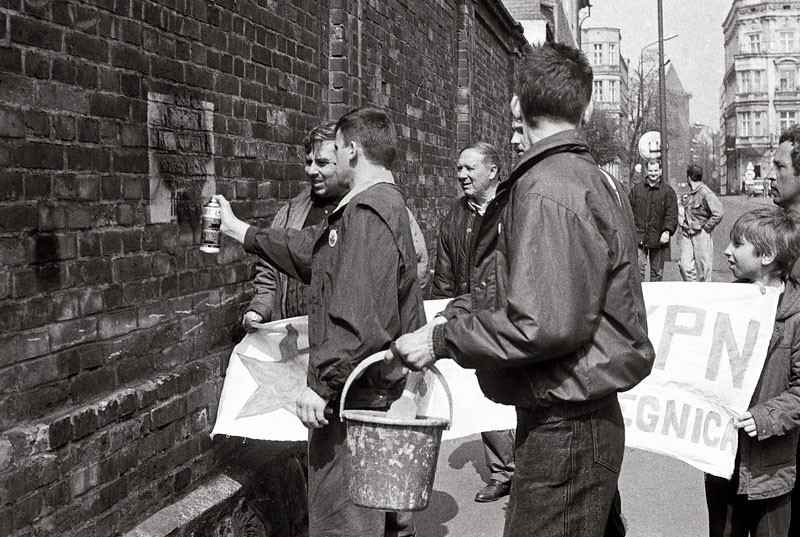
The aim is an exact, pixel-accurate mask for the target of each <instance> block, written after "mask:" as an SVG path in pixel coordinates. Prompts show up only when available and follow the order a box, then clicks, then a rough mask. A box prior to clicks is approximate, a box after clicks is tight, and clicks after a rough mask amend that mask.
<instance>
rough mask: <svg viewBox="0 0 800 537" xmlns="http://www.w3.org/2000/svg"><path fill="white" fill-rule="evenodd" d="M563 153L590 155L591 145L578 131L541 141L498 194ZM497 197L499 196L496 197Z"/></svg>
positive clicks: (512, 172)
mask: <svg viewBox="0 0 800 537" xmlns="http://www.w3.org/2000/svg"><path fill="white" fill-rule="evenodd" d="M562 152H571V153H586V154H587V155H588V153H589V145H588V144H587V143H586V140H585V139H584V137H583V136H582V135H581V134H580V133H579V132H578V131H577V130H576V129H567V130H564V131H561V132H558V133H556V134H553V135H551V136H548V137H547V138H543V139H541V140H539V141H538V142H536V143H535V144H533V145H532V146H531V147H530V148H528V150H527V151H526V152H525V154H524V155H522V157H521V158H520V159H519V161H518V162H517V163H516V164H515V165H514V167H513V168H512V169H511V173H510V174H509V176H508V179H507V180H505V181H503V182H501V183H500V186H499V187H498V188H497V191H498V193H499V192H500V191H501V190H506V189H509V188H511V186H512V185H513V184H514V183H515V182H516V181H517V179H519V178H520V177H521V176H522V175H524V174H525V172H527V171H528V170H529V169H530V168H531V167H533V165H534V164H536V163H538V162H539V161H541V160H542V159H543V158H545V157H547V156H548V155H549V154H551V153H562ZM495 197H497V196H496V195H495Z"/></svg>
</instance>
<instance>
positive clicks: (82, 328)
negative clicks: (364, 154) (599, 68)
mask: <svg viewBox="0 0 800 537" xmlns="http://www.w3.org/2000/svg"><path fill="white" fill-rule="evenodd" d="M498 4H499V1H496V0H435V1H434V0H430V1H426V2H407V1H404V0H380V1H378V0H335V1H331V2H320V1H314V0H292V1H282V0H258V1H255V0H159V1H153V0H0V334H2V335H0V534H2V535H9V536H13V537H22V536H27V535H34V534H35V535H60V536H63V537H70V536H78V535H80V536H88V535H98V536H104V537H105V536H113V535H120V534H122V533H124V532H126V531H128V530H129V529H131V528H132V527H134V526H135V525H136V524H138V523H139V522H140V521H142V520H144V519H146V518H147V517H149V516H150V515H152V514H153V513H154V512H156V511H158V510H159V509H161V508H163V507H165V506H167V505H169V504H170V503H172V502H173V501H175V500H176V499H178V498H180V497H181V496H183V495H185V494H186V493H187V492H188V491H190V490H192V489H194V488H196V487H197V486H198V484H199V483H201V482H202V480H203V479H205V478H207V477H208V476H210V475H212V474H214V473H215V472H218V471H220V469H221V467H222V465H221V462H220V459H221V457H220V453H219V450H215V449H214V445H213V443H212V442H211V441H210V440H209V438H208V432H209V431H210V427H211V424H212V423H213V420H214V416H215V413H216V400H217V396H218V394H219V390H220V386H221V383H222V378H223V375H224V371H225V367H226V364H227V356H228V354H229V353H230V349H231V347H232V345H233V344H234V342H236V341H238V339H239V338H240V337H241V335H242V334H241V332H240V330H239V328H238V316H239V310H240V308H241V306H242V305H243V304H244V303H245V302H246V301H247V300H248V299H249V293H250V292H251V289H250V285H249V280H250V277H251V265H252V260H251V259H249V258H248V257H247V256H245V254H244V253H243V252H242V250H241V248H239V247H238V246H234V245H233V244H231V243H230V242H225V243H224V244H223V248H222V251H221V253H220V254H219V255H217V256H210V255H207V254H203V253H201V252H199V250H198V248H197V244H198V239H199V214H200V205H201V203H202V201H203V200H204V199H205V198H206V197H207V195H208V194H209V193H210V192H213V191H217V192H220V193H222V194H224V195H226V197H228V198H229V199H232V200H234V201H233V204H234V210H235V212H236V213H237V215H239V216H241V217H243V218H245V219H248V220H251V221H253V222H255V223H259V224H266V223H267V222H268V221H269V218H270V217H271V216H272V215H273V214H274V213H275V211H276V210H277V208H278V207H279V206H280V204H281V203H282V201H284V200H286V199H288V198H290V197H292V196H293V195H295V194H296V193H297V192H299V190H300V189H301V188H302V187H303V177H302V164H301V163H302V158H301V157H302V149H301V147H300V142H301V140H302V137H303V135H304V133H305V132H306V131H307V130H308V129H309V128H310V127H312V126H313V125H315V124H317V123H318V122H319V121H320V120H322V119H324V118H326V117H330V118H335V117H338V115H340V114H341V113H342V112H344V111H346V110H348V109H350V108H352V107H355V106H359V105H362V104H367V103H372V104H378V105H380V106H384V107H386V108H387V109H388V110H389V111H390V112H391V113H392V115H393V117H394V119H395V120H396V122H397V126H398V134H399V135H400V153H399V159H398V163H397V169H396V171H397V178H398V181H399V183H400V184H401V185H402V187H403V188H404V190H405V192H406V194H407V196H408V201H409V206H410V207H411V208H412V210H413V211H414V212H415V214H416V215H417V218H418V220H419V221H420V224H421V226H422V227H423V230H424V231H425V232H426V236H427V239H428V242H429V245H431V246H432V245H433V239H434V238H435V233H436V229H437V224H438V221H439V219H440V218H441V217H442V216H443V212H444V211H445V210H446V208H447V207H448V206H449V204H450V199H451V198H453V197H454V196H456V195H457V190H458V189H457V187H456V185H455V182H454V181H453V180H452V178H453V177H454V172H453V169H454V159H455V157H456V155H455V153H456V151H457V148H458V147H459V146H460V145H463V143H465V142H466V141H471V140H468V139H469V138H475V137H481V138H484V139H487V140H490V141H494V142H496V143H500V144H504V143H505V142H506V140H507V138H508V127H507V108H506V107H507V103H508V101H509V100H510V95H511V85H512V81H513V79H514V66H515V64H514V61H513V60H514V58H515V57H516V56H517V49H518V48H519V47H522V46H523V45H522V43H523V41H522V37H521V34H520V31H519V30H518V28H517V27H516V26H515V25H514V24H513V22H512V21H510V20H509V19H508V15H507V13H506V12H505V11H504V10H502V9H499V8H498V7H497V5H498Z"/></svg>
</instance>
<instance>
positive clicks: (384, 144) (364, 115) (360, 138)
mask: <svg viewBox="0 0 800 537" xmlns="http://www.w3.org/2000/svg"><path fill="white" fill-rule="evenodd" d="M336 131H337V132H340V133H342V139H343V140H344V141H345V143H347V144H349V143H351V142H356V143H357V144H358V145H359V146H361V149H362V151H363V152H364V156H365V157H366V158H367V160H368V161H369V162H371V163H373V164H377V165H379V166H383V167H384V168H386V169H387V170H391V169H392V164H393V163H394V159H395V156H396V155H397V134H396V133H395V129H394V122H393V121H392V119H391V118H390V117H389V115H388V114H387V113H386V112H384V111H383V110H381V109H380V108H374V107H371V106H364V107H361V108H356V109H355V110H351V111H350V112H348V113H346V114H345V115H343V116H342V117H340V118H339V121H337V122H336Z"/></svg>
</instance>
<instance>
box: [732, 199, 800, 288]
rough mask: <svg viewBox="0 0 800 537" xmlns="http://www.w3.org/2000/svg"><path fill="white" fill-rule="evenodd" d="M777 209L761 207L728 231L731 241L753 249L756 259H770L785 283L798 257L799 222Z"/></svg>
mask: <svg viewBox="0 0 800 537" xmlns="http://www.w3.org/2000/svg"><path fill="white" fill-rule="evenodd" d="M797 218H798V217H797V215H795V214H793V213H791V212H790V211H786V210H784V209H781V208H780V207H761V208H758V209H754V210H752V211H749V212H746V213H744V214H743V215H742V216H740V217H739V218H738V219H737V220H736V222H734V224H733V227H732V228H731V241H732V242H733V243H734V244H742V243H743V242H744V241H747V242H749V243H750V244H752V245H753V250H754V252H755V254H756V255H759V256H760V255H765V254H766V255H774V256H775V267H776V269H777V270H778V272H779V274H780V276H781V278H783V279H786V278H787V277H788V276H789V275H790V274H791V273H792V268H793V267H794V264H795V263H796V262H797V259H798V257H800V222H798V220H797Z"/></svg>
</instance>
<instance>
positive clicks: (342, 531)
mask: <svg viewBox="0 0 800 537" xmlns="http://www.w3.org/2000/svg"><path fill="white" fill-rule="evenodd" d="M328 421H329V422H330V423H329V425H326V426H325V427H322V428H321V429H311V430H310V431H309V434H308V527H309V533H308V535H309V537H355V536H358V537H409V536H413V535H414V534H415V533H414V532H415V530H414V519H413V518H412V515H411V513H393V512H387V511H379V510H377V509H368V508H366V507H360V506H358V505H356V504H354V503H353V501H352V500H351V499H350V495H349V494H348V492H347V481H346V479H345V475H344V465H345V464H347V433H346V429H345V425H344V424H343V423H342V422H341V421H340V420H339V417H338V416H336V415H334V416H332V417H329V418H328Z"/></svg>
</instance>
